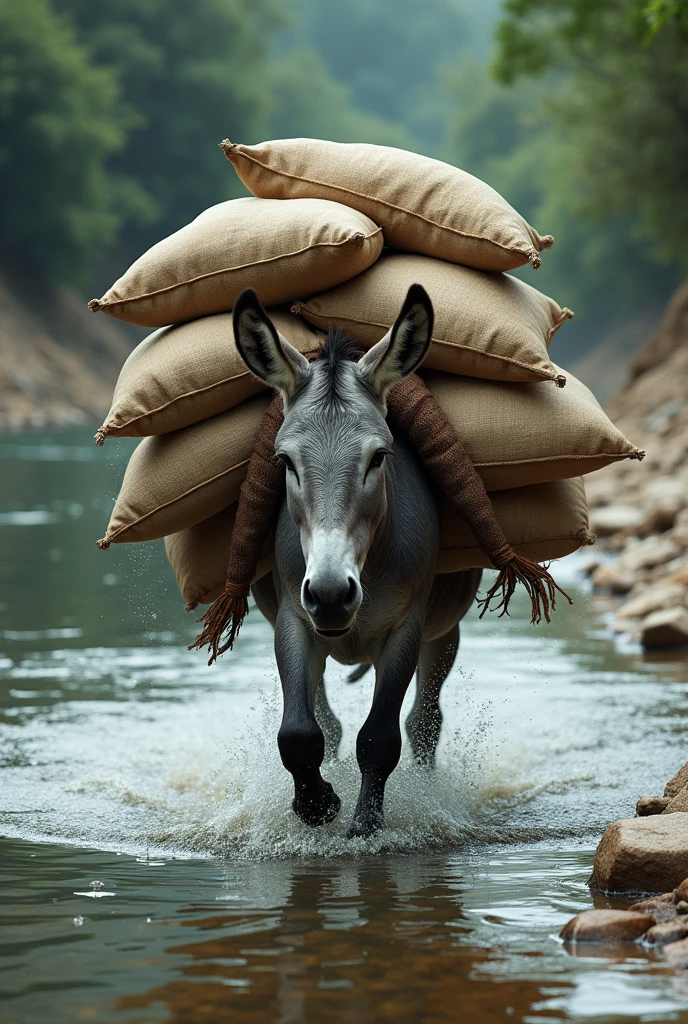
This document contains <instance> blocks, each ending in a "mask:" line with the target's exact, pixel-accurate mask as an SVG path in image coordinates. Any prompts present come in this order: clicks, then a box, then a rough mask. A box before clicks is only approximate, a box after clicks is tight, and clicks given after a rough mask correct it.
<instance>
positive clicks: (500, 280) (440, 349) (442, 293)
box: [292, 253, 573, 384]
mask: <svg viewBox="0 0 688 1024" xmlns="http://www.w3.org/2000/svg"><path fill="white" fill-rule="evenodd" d="M412 284H422V285H423V287H424V288H425V289H426V291H427V293H428V295H429V296H430V298H431V299H432V304H433V307H434V310H435V326H434V329H433V335H432V344H431V346H430V351H429V353H428V355H427V356H426V358H425V363H424V364H423V365H424V366H426V367H428V368H432V369H435V370H444V371H446V372H447V373H461V374H465V375H466V376H470V377H485V378H488V379H490V380H505V381H506V380H512V381H531V380H537V381H541V380H545V381H546V380H556V382H557V383H558V384H563V383H564V382H565V381H564V378H563V377H561V376H559V375H558V371H555V370H554V368H553V366H552V363H551V362H550V358H549V355H548V353H547V347H548V345H549V343H550V342H551V340H552V337H553V336H554V333H555V331H557V330H558V329H559V327H561V325H562V324H563V323H564V322H565V321H566V320H567V319H568V318H569V317H570V316H573V314H572V313H571V311H570V310H569V309H566V308H564V309H561V308H560V307H559V306H558V305H557V303H556V302H555V301H554V300H553V299H550V298H548V297H547V296H546V295H543V294H542V293H541V292H539V291H537V290H536V289H535V288H531V287H530V285H528V284H524V282H523V281H519V280H518V279H517V278H515V277H512V276H511V275H510V274H486V273H484V272H483V271H480V270H471V269H470V268H468V267H459V266H456V265H454V264H451V263H444V262H443V261H441V260H433V259H430V258H429V257H428V256H413V255H410V254H407V253H394V254H391V255H384V256H381V257H380V259H379V260H378V262H377V263H376V264H375V265H374V266H373V267H371V268H370V270H366V272H365V273H364V274H361V275H360V276H359V277H357V278H356V279H355V280H353V281H348V282H347V283H346V284H343V285H339V287H337V288H333V289H332V290H331V291H328V292H323V293H322V294H320V295H315V296H314V297H313V298H311V299H308V300H307V301H305V302H296V303H294V305H293V306H292V310H293V312H295V313H300V314H301V315H302V316H304V317H305V318H306V320H309V321H310V322H311V323H312V324H314V325H315V326H316V327H322V328H326V327H327V325H328V324H332V325H334V326H336V327H341V328H343V329H344V330H345V331H346V332H347V333H348V334H349V335H350V336H351V338H352V339H353V340H354V341H356V342H358V344H360V345H362V346H363V347H364V348H370V346H371V345H374V344H375V342H377V341H379V340H380V338H382V337H383V335H384V334H385V333H386V332H387V331H388V330H389V328H390V327H391V325H392V324H393V323H394V321H395V319H396V316H397V313H398V312H399V308H400V307H401V305H402V303H403V301H404V298H405V296H406V293H407V291H408V289H409V288H410V286H411V285H412ZM558 377H559V379H557V378H558Z"/></svg>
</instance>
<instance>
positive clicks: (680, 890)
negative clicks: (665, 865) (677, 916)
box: [672, 878, 688, 906]
mask: <svg viewBox="0 0 688 1024" xmlns="http://www.w3.org/2000/svg"><path fill="white" fill-rule="evenodd" d="M672 898H673V900H674V903H676V905H677V906H678V904H679V903H683V902H685V901H688V878H684V879H683V881H682V882H681V884H680V885H677V886H676V889H675V890H674V892H673V894H672Z"/></svg>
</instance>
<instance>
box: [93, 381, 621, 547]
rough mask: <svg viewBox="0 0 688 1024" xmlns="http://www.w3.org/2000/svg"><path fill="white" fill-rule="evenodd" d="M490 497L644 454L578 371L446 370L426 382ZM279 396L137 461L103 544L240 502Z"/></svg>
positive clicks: (155, 442) (149, 444) (149, 536)
mask: <svg viewBox="0 0 688 1024" xmlns="http://www.w3.org/2000/svg"><path fill="white" fill-rule="evenodd" d="M425 377H426V380H427V382H428V385H429V387H430V389H431V391H432V392H433V394H434V396H435V398H436V399H437V401H438V402H439V404H440V406H441V407H442V409H444V411H445V413H446V414H447V417H448V418H449V420H450V421H451V423H452V425H453V426H454V428H455V429H456V431H457V433H458V435H459V437H460V438H461V439H462V441H463V442H464V445H465V447H466V450H467V452H468V454H469V456H470V457H471V459H472V460H473V462H474V463H475V465H476V468H477V470H478V472H479V473H480V475H481V477H482V478H483V480H484V481H485V484H486V486H487V488H488V490H491V491H499V490H505V489H507V488H512V487H522V486H526V485H528V484H535V483H544V482H547V481H550V480H563V479H568V478H570V477H574V476H581V475H582V474H583V473H590V472H591V471H592V470H594V469H600V468H601V467H602V466H607V465H609V463H610V462H614V461H616V460H618V459H628V458H638V457H639V454H640V453H639V452H638V449H637V448H634V447H633V445H631V444H630V442H629V441H627V440H626V438H625V437H624V436H623V434H621V433H620V432H619V431H618V430H617V429H616V427H615V426H614V425H613V423H611V422H610V420H609V419H608V417H607V416H606V415H605V413H604V412H603V411H602V409H601V408H600V406H599V405H598V403H597V402H596V401H595V399H594V398H593V396H592V395H591V393H590V392H589V391H588V389H587V388H586V387H585V386H584V385H583V384H581V383H580V382H579V381H577V380H576V379H575V377H573V376H572V375H570V374H569V385H568V386H567V387H566V388H565V389H564V390H563V391H557V390H555V388H543V387H542V385H541V384H502V383H499V382H496V381H487V380H478V379H477V378H473V377H457V376H452V375H450V374H442V373H439V372H432V371H431V372H429V373H427V374H426V375H425ZM269 401H270V396H269V395H257V396H256V397H255V398H250V399H248V400H247V401H246V402H242V403H241V405H238V406H236V407H235V408H234V409H230V410H229V411H228V412H224V413H221V414H220V415H219V416H214V417H213V418H212V419H209V420H203V421H201V422H200V423H195V424H194V425H193V426H191V427H185V428H184V429H183V430H177V431H175V432H174V433H173V434H163V435H161V436H159V437H147V438H144V440H143V441H142V442H141V444H140V445H139V446H138V448H137V449H136V451H135V452H134V454H133V455H132V457H131V460H130V462H129V466H128V468H127V471H126V473H125V476H124V481H123V483H122V488H121V490H120V494H119V497H118V499H117V502H116V504H115V508H114V511H113V513H112V517H111V519H110V524H109V526H108V530H107V534H106V536H105V538H104V539H103V542H101V544H102V546H107V545H109V544H110V543H122V542H125V541H137V540H153V539H155V538H156V537H163V536H166V535H167V534H170V533H177V532H179V531H180V530H184V529H186V528H187V527H189V526H194V525H195V524H196V523H200V522H202V521H203V520H204V519H207V518H208V517H209V516H212V515H214V514H215V513H216V512H219V511H220V510H221V509H223V508H227V507H228V506H229V505H231V504H232V502H234V501H236V500H237V497H238V494H239V487H240V485H241V482H242V481H243V479H244V476H245V474H246V464H247V462H248V459H249V458H250V455H251V452H252V451H253V446H254V442H255V438H256V436H257V434H258V431H259V430H260V425H261V418H262V415H263V413H264V411H265V409H266V408H267V405H268V403H269Z"/></svg>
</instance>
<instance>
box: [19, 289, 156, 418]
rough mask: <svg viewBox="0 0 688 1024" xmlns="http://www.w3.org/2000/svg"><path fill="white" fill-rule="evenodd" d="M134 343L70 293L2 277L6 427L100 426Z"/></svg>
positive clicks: (132, 335) (132, 337)
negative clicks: (35, 289)
mask: <svg viewBox="0 0 688 1024" xmlns="http://www.w3.org/2000/svg"><path fill="white" fill-rule="evenodd" d="M136 340H137V333H136V332H135V331H132V332H129V331H128V330H126V329H125V328H123V327H121V326H120V325H119V324H118V323H116V322H115V321H114V320H112V319H111V318H109V317H95V316H93V315H92V314H91V313H90V312H89V310H88V308H87V306H86V300H85V299H84V298H83V296H82V295H80V294H79V293H78V292H76V291H74V290H73V289H71V288H61V289H55V290H52V291H51V290H47V289H40V291H39V292H38V293H37V294H34V293H33V291H32V290H31V289H30V288H29V287H28V285H26V284H25V283H24V282H17V281H13V280H11V279H10V278H8V277H7V276H6V275H4V274H0V430H23V429H25V428H27V427H31V426H37V427H43V426H64V425H68V424H72V423H81V422H84V421H86V420H90V419H93V420H97V421H98V422H100V421H101V419H102V417H103V415H104V413H106V412H107V410H108V408H109V405H110V399H111V397H112V388H113V385H114V383H115V381H116V379H117V374H118V373H119V370H120V368H121V366H122V363H123V362H124V360H125V359H126V357H127V355H128V354H129V352H130V351H131V349H132V348H133V346H134V344H135V343H136Z"/></svg>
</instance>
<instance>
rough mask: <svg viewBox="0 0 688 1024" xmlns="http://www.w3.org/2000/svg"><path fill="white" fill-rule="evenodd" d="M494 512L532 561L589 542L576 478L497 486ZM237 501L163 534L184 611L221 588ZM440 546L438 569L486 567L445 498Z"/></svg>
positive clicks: (268, 555)
mask: <svg viewBox="0 0 688 1024" xmlns="http://www.w3.org/2000/svg"><path fill="white" fill-rule="evenodd" d="M492 505H493V507H494V511H495V515H496V516H497V519H498V520H499V523H500V525H501V526H502V528H503V530H504V532H505V534H506V537H507V539H508V540H509V542H510V543H511V544H512V545H513V547H514V548H515V549H516V551H517V553H518V554H519V555H525V557H526V558H530V559H533V560H534V561H536V562H543V561H549V560H550V559H552V558H562V557H563V556H564V555H569V554H571V552H572V551H576V550H577V549H578V548H579V547H580V546H581V545H582V544H590V543H591V542H592V537H591V535H590V533H589V532H588V507H587V504H586V500H585V487H584V486H583V481H582V479H581V478H580V477H577V478H576V479H573V480H558V481H555V482H553V483H548V484H535V485H533V486H532V487H520V488H518V489H517V490H513V491H500V492H499V493H498V494H494V495H493V496H492ZM235 514H236V506H232V507H231V508H228V509H225V510H224V511H223V512H218V513H217V515H214V516H212V517H211V518H210V519H206V520H205V521H204V522H202V523H198V524H197V525H196V526H192V527H189V529H187V530H183V531H182V532H181V533H175V534H173V535H172V536H171V537H165V548H166V550H167V557H168V558H169V560H170V565H171V566H172V568H173V569H174V572H175V575H176V577H177V582H178V584H179V589H180V590H181V592H182V596H183V598H184V600H185V602H186V607H187V611H190V610H191V609H192V608H195V607H196V606H197V605H199V604H210V603H211V602H212V601H214V600H215V598H217V597H219V596H220V594H221V593H222V589H223V587H224V582H225V574H226V572H227V558H228V556H229V545H230V540H231V536H232V529H233V526H234V516H235ZM440 516H441V537H442V539H441V551H440V556H439V559H438V562H437V572H457V571H458V570H459V569H471V568H474V567H480V568H485V569H487V568H489V567H490V564H489V561H488V559H487V556H486V554H485V552H484V551H483V550H482V548H480V547H479V545H478V544H476V541H475V537H474V536H473V534H472V533H471V531H470V529H469V527H468V526H467V525H466V524H465V523H464V522H463V521H462V520H461V519H460V518H459V516H458V515H457V514H456V512H454V510H453V509H452V508H451V507H450V506H449V505H448V504H447V503H446V502H443V503H442V504H441V508H440ZM273 544H274V537H270V538H269V539H268V541H267V542H266V545H265V549H264V555H263V557H262V558H261V560H260V563H259V565H258V569H257V572H256V576H255V579H260V577H261V576H263V575H264V574H265V573H266V572H269V571H270V569H271V568H272V549H273Z"/></svg>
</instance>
